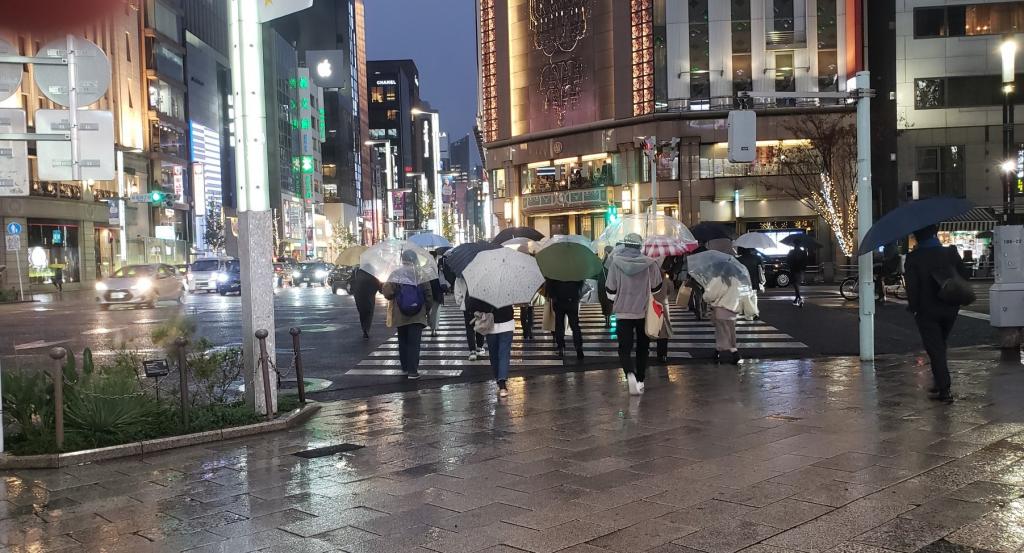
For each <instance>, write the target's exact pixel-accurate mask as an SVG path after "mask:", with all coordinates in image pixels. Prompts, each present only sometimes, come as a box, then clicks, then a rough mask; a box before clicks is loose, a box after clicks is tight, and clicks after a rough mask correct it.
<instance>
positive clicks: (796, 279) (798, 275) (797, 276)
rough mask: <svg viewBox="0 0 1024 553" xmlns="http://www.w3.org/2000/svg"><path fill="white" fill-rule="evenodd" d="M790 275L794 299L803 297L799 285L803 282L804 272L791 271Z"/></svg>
mask: <svg viewBox="0 0 1024 553" xmlns="http://www.w3.org/2000/svg"><path fill="white" fill-rule="evenodd" d="M790 276H791V277H792V278H793V291H794V292H795V293H796V297H795V298H794V299H798V300H802V299H804V297H803V295H801V294H800V285H802V284H803V283H804V272H803V271H793V273H792V274H791V275H790Z"/></svg>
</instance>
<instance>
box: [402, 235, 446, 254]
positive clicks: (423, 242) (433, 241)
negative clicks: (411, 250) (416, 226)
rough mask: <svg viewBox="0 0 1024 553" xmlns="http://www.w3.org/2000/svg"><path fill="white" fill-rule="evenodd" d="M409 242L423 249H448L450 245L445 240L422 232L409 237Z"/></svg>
mask: <svg viewBox="0 0 1024 553" xmlns="http://www.w3.org/2000/svg"><path fill="white" fill-rule="evenodd" d="M409 241H410V242H412V243H413V244H416V245H417V246H419V247H421V248H424V249H431V250H432V249H434V248H450V247H452V243H451V242H449V241H448V239H447V238H445V237H444V236H441V235H439V234H434V233H433V232H424V233H420V234H414V235H412V236H410V237H409Z"/></svg>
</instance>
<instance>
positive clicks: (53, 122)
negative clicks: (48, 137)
mask: <svg viewBox="0 0 1024 553" xmlns="http://www.w3.org/2000/svg"><path fill="white" fill-rule="evenodd" d="M69 113H70V112H69V111H68V110H64V109H41V110H38V111H36V132H41V133H66V132H68V131H69V130H70V128H71V123H70V121H69ZM78 136H79V163H80V166H81V168H82V180H90V179H92V180H114V178H115V177H116V175H117V171H116V167H115V164H114V114H113V113H111V112H109V111H99V110H84V109H80V110H78ZM36 152H37V153H38V156H39V180H44V181H69V180H72V175H71V165H72V161H71V142H56V141H54V142H39V143H38V144H37V145H36Z"/></svg>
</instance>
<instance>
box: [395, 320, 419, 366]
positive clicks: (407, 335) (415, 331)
mask: <svg viewBox="0 0 1024 553" xmlns="http://www.w3.org/2000/svg"><path fill="white" fill-rule="evenodd" d="M422 338H423V325H422V324H420V323H413V324H409V325H405V326H400V327H398V358H399V359H400V360H401V363H402V372H404V373H405V374H419V372H420V340H421V339H422Z"/></svg>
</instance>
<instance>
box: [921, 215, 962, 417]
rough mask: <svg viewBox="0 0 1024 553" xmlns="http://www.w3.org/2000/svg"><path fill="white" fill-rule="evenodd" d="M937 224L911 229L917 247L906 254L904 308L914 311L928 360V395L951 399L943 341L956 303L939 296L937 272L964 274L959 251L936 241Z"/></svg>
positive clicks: (944, 343) (935, 397) (945, 347)
mask: <svg viewBox="0 0 1024 553" xmlns="http://www.w3.org/2000/svg"><path fill="white" fill-rule="evenodd" d="M937 233H938V227H936V226H935V225H931V226H928V227H925V228H923V229H921V230H918V231H915V232H914V238H916V239H917V247H916V248H914V251H912V252H910V253H909V254H908V255H907V263H906V279H907V303H908V306H907V310H908V311H910V312H911V313H913V314H914V320H915V321H916V322H917V329H918V331H919V332H920V333H921V341H922V342H923V343H924V349H925V351H926V352H927V353H928V359H929V360H930V361H931V366H932V376H933V377H934V379H935V388H934V389H933V390H932V391H931V392H932V396H931V397H932V399H935V400H938V401H951V400H952V396H951V395H950V385H951V381H950V377H949V366H948V364H947V358H946V353H947V351H946V350H947V347H948V346H947V341H948V339H949V334H950V333H951V332H952V331H953V325H954V324H955V323H956V318H957V315H958V314H959V312H960V307H959V306H957V305H953V304H950V303H947V302H944V301H942V299H940V298H939V280H938V279H937V278H936V277H937V276H939V275H943V274H950V271H957V272H958V273H960V275H961V276H963V277H964V278H966V277H967V276H968V274H969V273H968V271H967V268H966V267H964V263H963V260H962V259H960V254H959V253H957V251H956V248H955V247H950V248H943V247H942V244H941V243H940V242H939V239H938V237H937V236H936V235H937Z"/></svg>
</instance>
